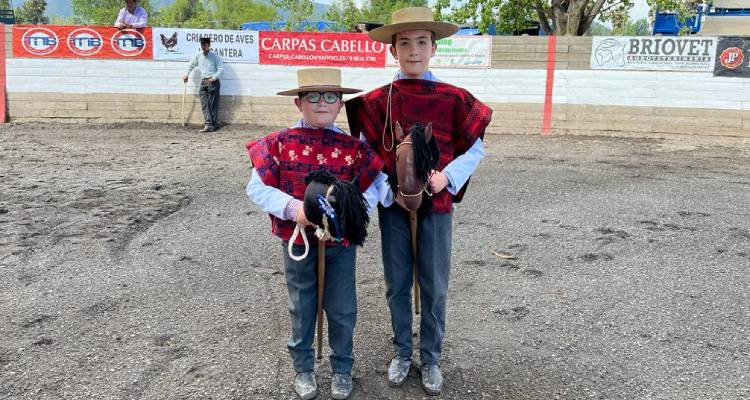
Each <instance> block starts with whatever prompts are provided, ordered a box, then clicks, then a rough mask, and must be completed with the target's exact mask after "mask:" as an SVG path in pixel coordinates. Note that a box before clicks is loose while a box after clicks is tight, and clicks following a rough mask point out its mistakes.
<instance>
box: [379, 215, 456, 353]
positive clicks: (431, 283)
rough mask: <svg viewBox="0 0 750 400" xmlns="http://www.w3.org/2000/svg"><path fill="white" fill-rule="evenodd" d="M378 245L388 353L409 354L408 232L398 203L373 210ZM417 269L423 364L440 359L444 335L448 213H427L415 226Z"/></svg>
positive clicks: (450, 221) (410, 279) (410, 282)
mask: <svg viewBox="0 0 750 400" xmlns="http://www.w3.org/2000/svg"><path fill="white" fill-rule="evenodd" d="M378 216H379V221H380V234H381V242H382V246H383V269H384V274H385V284H386V293H385V294H386V298H387V300H388V307H389V308H390V310H391V325H392V327H393V349H394V351H395V352H396V354H397V355H399V356H401V357H411V356H412V334H411V324H412V297H413V295H412V285H413V282H414V279H413V266H412V255H411V228H410V223H409V213H408V212H406V211H404V210H403V209H401V207H399V206H398V205H395V204H394V205H393V206H391V207H388V208H383V207H380V208H379V209H378ZM417 226H418V228H417V232H418V233H417V269H418V281H419V288H420V296H419V299H420V304H421V314H420V315H421V320H420V322H419V338H420V339H419V342H420V349H419V350H420V352H419V356H420V359H421V361H422V364H426V365H432V364H437V363H438V362H439V361H440V356H441V354H442V352H443V336H444V334H445V305H446V300H447V296H448V278H449V274H450V258H451V235H452V228H453V212H452V211H451V212H450V213H447V214H429V215H427V216H425V217H423V218H420V219H419V220H418V222H417Z"/></svg>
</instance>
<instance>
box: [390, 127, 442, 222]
mask: <svg viewBox="0 0 750 400" xmlns="http://www.w3.org/2000/svg"><path fill="white" fill-rule="evenodd" d="M395 128H396V129H395V136H396V142H397V143H398V145H396V176H397V179H398V182H397V184H396V185H395V188H394V191H393V192H394V193H395V194H396V202H397V203H398V204H399V205H401V207H403V208H404V209H405V210H408V211H417V210H420V207H421V210H423V211H425V210H429V209H430V207H431V206H432V201H431V199H430V197H431V196H432V193H431V192H430V185H429V181H430V175H431V173H432V170H434V169H435V168H436V167H437V163H438V160H439V159H440V151H439V150H438V147H437V142H436V140H435V137H434V136H433V135H432V124H431V123H430V124H427V126H425V125H422V124H419V123H417V124H414V125H413V126H412V127H411V129H410V130H409V133H408V134H407V135H404V130H403V129H402V128H401V124H399V123H396V126H395ZM390 183H391V186H392V187H393V186H394V182H393V181H392V180H391V182H390ZM423 200H424V201H423Z"/></svg>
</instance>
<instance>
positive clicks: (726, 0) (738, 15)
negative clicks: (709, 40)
mask: <svg viewBox="0 0 750 400" xmlns="http://www.w3.org/2000/svg"><path fill="white" fill-rule="evenodd" d="M700 34H701V35H704V36H716V35H748V34H750V0H714V2H713V4H712V9H711V12H709V13H708V15H707V16H706V20H705V21H703V27H702V28H701V30H700Z"/></svg>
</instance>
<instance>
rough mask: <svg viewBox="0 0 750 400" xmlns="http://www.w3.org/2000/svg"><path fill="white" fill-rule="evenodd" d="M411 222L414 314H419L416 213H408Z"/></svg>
mask: <svg viewBox="0 0 750 400" xmlns="http://www.w3.org/2000/svg"><path fill="white" fill-rule="evenodd" d="M409 221H410V222H411V259H412V265H413V266H414V268H413V269H414V312H415V313H416V314H419V280H418V278H419V270H418V267H417V212H416V211H410V212H409Z"/></svg>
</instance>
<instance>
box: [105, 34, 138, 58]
mask: <svg viewBox="0 0 750 400" xmlns="http://www.w3.org/2000/svg"><path fill="white" fill-rule="evenodd" d="M111 43H112V48H113V49H114V50H115V51H116V52H117V53H118V54H120V55H121V56H125V57H135V56H137V55H138V54H141V53H142V52H143V50H145V49H146V38H145V37H143V35H141V33H140V32H138V31H135V30H132V29H125V30H122V31H119V32H117V33H115V34H114V35H112V40H111Z"/></svg>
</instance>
